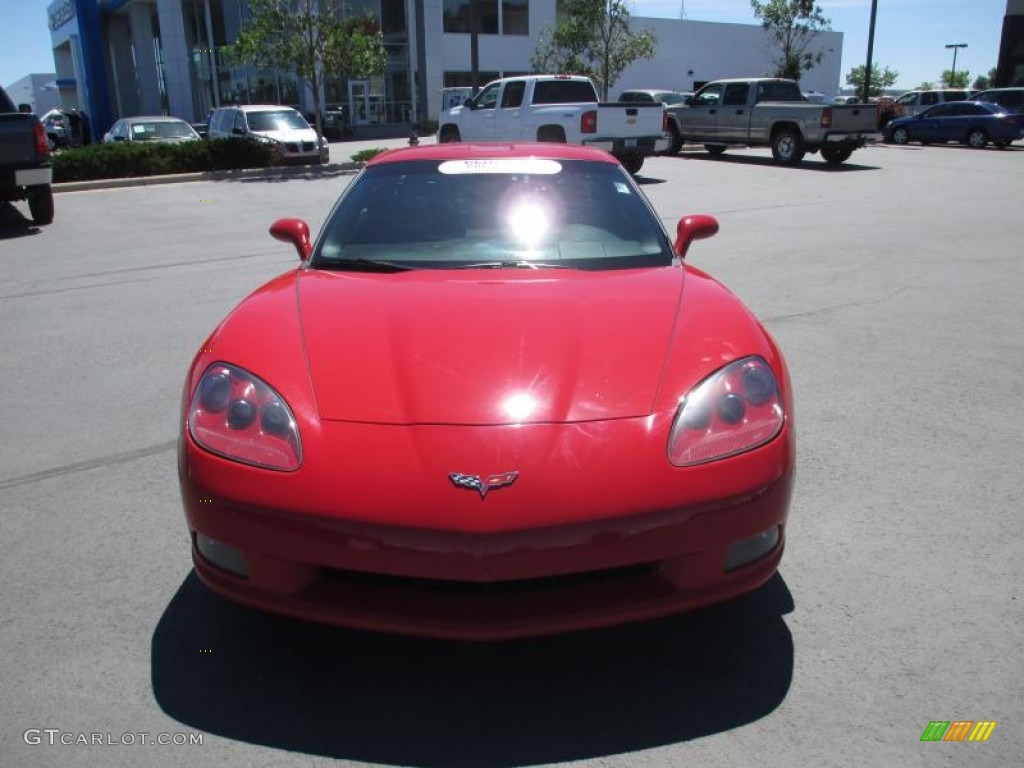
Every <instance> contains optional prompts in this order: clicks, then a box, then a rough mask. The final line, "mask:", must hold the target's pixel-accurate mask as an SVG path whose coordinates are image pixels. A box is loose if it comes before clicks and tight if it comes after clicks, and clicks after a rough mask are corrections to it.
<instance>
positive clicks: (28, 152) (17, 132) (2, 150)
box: [0, 112, 40, 166]
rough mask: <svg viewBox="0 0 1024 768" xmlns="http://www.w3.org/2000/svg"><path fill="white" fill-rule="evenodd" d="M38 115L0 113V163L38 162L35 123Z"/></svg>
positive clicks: (13, 164)
mask: <svg viewBox="0 0 1024 768" xmlns="http://www.w3.org/2000/svg"><path fill="white" fill-rule="evenodd" d="M35 122H36V117H35V116H34V115H26V114H22V113H17V112H15V113H11V114H3V115H0V165H5V166H25V165H29V164H38V163H39V160H40V158H39V156H38V155H37V154H36V138H35V129H34V127H33V126H34V125H35Z"/></svg>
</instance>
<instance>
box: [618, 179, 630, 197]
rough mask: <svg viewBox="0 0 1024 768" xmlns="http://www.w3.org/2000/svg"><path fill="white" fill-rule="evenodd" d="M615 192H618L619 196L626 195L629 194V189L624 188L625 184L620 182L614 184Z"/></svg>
mask: <svg viewBox="0 0 1024 768" xmlns="http://www.w3.org/2000/svg"><path fill="white" fill-rule="evenodd" d="M615 191H616V192H618V193H619V194H620V195H628V194H629V187H628V186H626V185H625V184H623V183H622V182H621V181H616V182H615Z"/></svg>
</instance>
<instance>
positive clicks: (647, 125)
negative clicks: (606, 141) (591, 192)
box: [597, 101, 665, 139]
mask: <svg viewBox="0 0 1024 768" xmlns="http://www.w3.org/2000/svg"><path fill="white" fill-rule="evenodd" d="M664 112H665V108H664V107H663V106H662V105H661V104H637V103H634V102H628V101H602V102H600V103H599V104H598V105H597V135H598V136H599V137H601V136H614V137H615V138H617V139H630V138H634V139H640V138H650V137H652V136H661V134H662V132H663V130H664Z"/></svg>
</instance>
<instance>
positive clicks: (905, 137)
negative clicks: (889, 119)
mask: <svg viewBox="0 0 1024 768" xmlns="http://www.w3.org/2000/svg"><path fill="white" fill-rule="evenodd" d="M892 142H893V144H908V143H909V142H910V131H908V130H907V129H906V128H904V127H903V126H902V125H901V126H900V127H899V128H893V129H892Z"/></svg>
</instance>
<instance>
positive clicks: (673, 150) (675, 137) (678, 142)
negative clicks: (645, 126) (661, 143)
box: [665, 123, 683, 155]
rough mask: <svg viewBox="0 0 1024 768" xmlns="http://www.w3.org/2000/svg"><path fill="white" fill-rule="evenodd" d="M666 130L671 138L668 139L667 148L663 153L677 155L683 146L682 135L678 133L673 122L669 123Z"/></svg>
mask: <svg viewBox="0 0 1024 768" xmlns="http://www.w3.org/2000/svg"><path fill="white" fill-rule="evenodd" d="M668 132H669V135H670V136H671V137H672V138H671V139H670V141H669V145H668V149H666V150H665V154H666V155H678V154H679V152H680V151H681V150H682V148H683V137H682V136H680V135H679V129H678V128H676V124H675V123H669V126H668Z"/></svg>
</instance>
